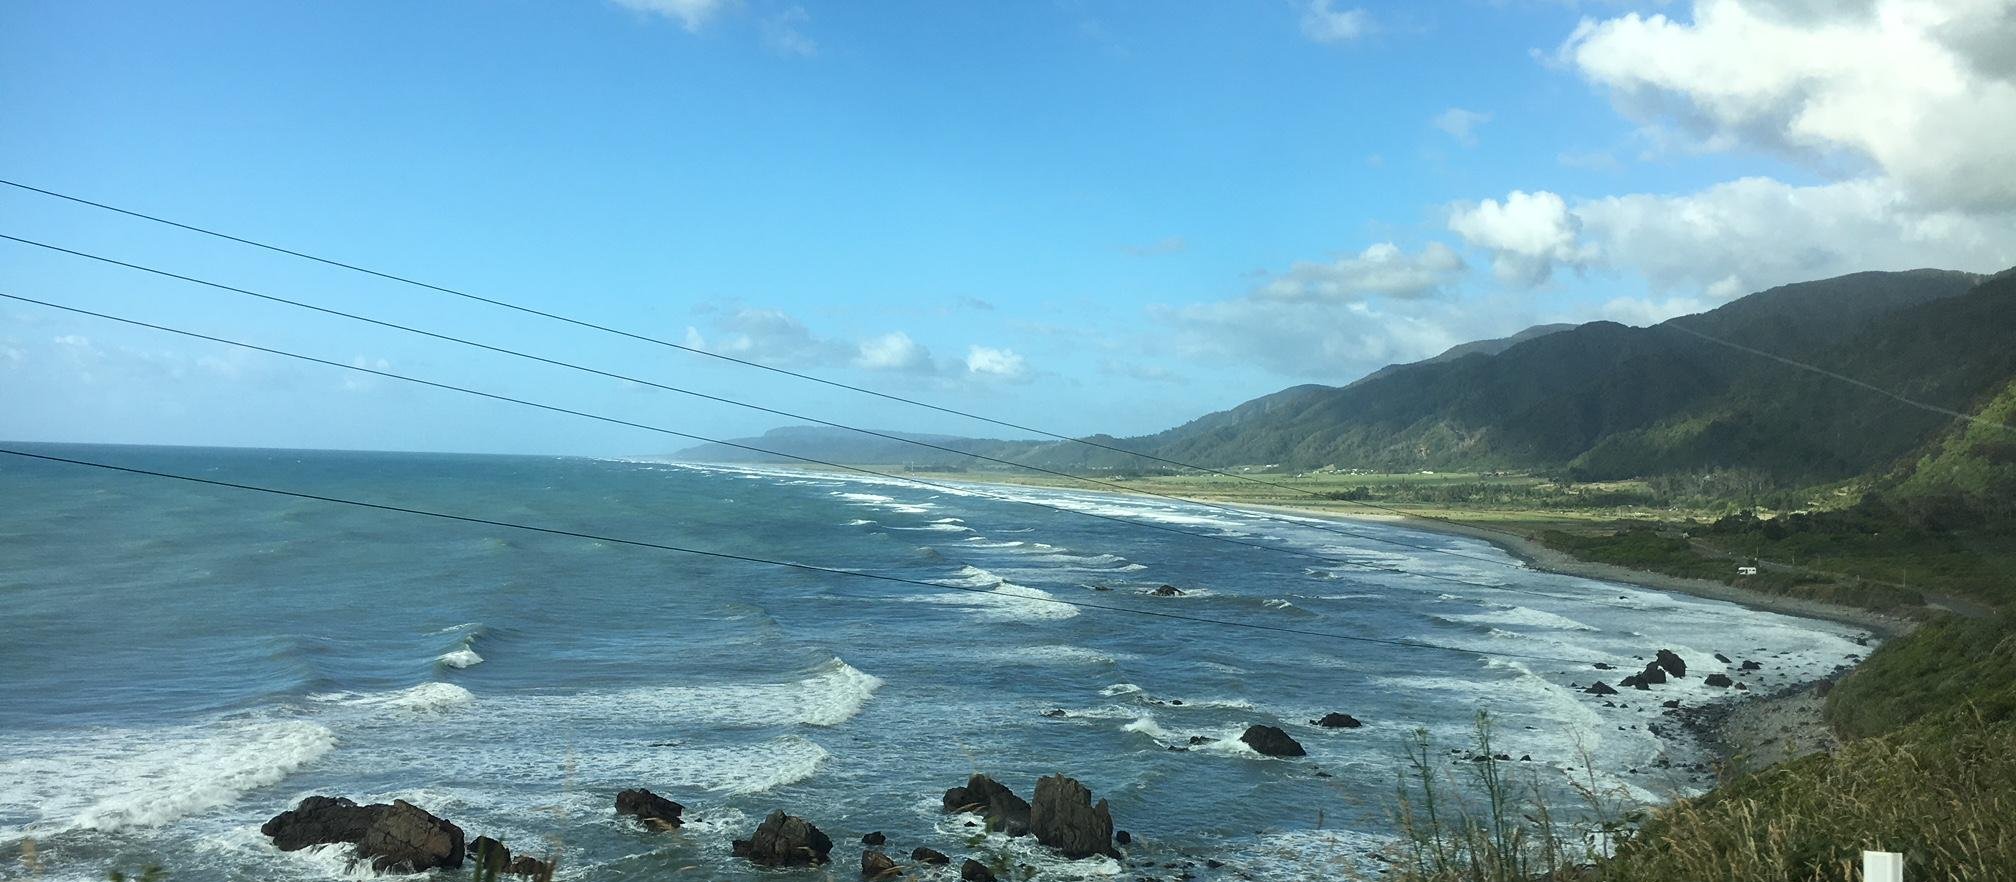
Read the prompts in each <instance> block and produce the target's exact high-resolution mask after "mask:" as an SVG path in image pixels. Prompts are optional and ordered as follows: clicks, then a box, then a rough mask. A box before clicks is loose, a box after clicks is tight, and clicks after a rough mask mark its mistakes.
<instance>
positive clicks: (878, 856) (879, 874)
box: [861, 851, 903, 879]
mask: <svg viewBox="0 0 2016 882" xmlns="http://www.w3.org/2000/svg"><path fill="white" fill-rule="evenodd" d="M901 875H903V871H902V870H899V869H896V862H895V861H892V860H890V859H889V856H888V855H886V854H883V853H881V852H879V851H864V852H862V853H861V878H863V879H892V878H895V877H897V876H901Z"/></svg>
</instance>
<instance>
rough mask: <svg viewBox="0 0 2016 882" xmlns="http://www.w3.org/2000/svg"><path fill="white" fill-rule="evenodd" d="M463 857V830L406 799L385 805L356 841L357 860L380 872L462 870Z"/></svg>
mask: <svg viewBox="0 0 2016 882" xmlns="http://www.w3.org/2000/svg"><path fill="white" fill-rule="evenodd" d="M462 855H463V838H462V828H461V827H457V826H455V825H454V824H451V823H449V822H447V821H444V820H442V819H440V818H437V817H434V816H433V815H431V814H429V813H428V812H427V810H426V809H423V808H421V807H419V806H416V805H414V804H412V803H410V802H407V801H406V800H403V799H395V800H393V801H392V804H391V805H389V806H385V807H384V811H381V812H379V813H378V817H377V819H376V820H374V821H372V822H371V826H370V828H369V829H366V830H365V831H364V836H363V838H361V839H359V840H357V859H358V860H359V861H370V862H371V869H373V870H376V871H378V872H380V873H425V872H427V871H428V870H456V869H461V867H462Z"/></svg>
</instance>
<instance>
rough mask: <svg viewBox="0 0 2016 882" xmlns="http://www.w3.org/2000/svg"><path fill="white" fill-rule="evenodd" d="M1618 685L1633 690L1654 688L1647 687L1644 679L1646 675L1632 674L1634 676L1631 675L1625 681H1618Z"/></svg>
mask: <svg viewBox="0 0 2016 882" xmlns="http://www.w3.org/2000/svg"><path fill="white" fill-rule="evenodd" d="M1617 685H1619V686H1628V687H1630V688H1632V689H1651V688H1652V687H1650V686H1647V685H1645V677H1644V675H1642V674H1632V675H1631V676H1629V677H1625V678H1624V679H1622V680H1618V681H1617Z"/></svg>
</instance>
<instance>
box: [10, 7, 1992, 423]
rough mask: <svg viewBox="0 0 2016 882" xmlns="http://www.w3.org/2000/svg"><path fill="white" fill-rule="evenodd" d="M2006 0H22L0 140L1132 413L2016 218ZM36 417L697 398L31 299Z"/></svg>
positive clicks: (518, 342)
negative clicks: (130, 323) (952, 0)
mask: <svg viewBox="0 0 2016 882" xmlns="http://www.w3.org/2000/svg"><path fill="white" fill-rule="evenodd" d="M1836 5H1838V6H1839V7H1840V8H1838V9H1836V8H1832V7H1833V6H1836ZM2010 18H2011V16H2010V10H2009V4H2008V3H2007V2H2006V0H1950V2H1944V3H1936V4H1930V5H1928V4H1927V3H1923V2H1913V0H1867V2H1855V3H1843V4H1825V3H1820V4H1814V3H1795V2H1790V0H1704V2H1700V3H1696V4H1692V5H1689V4H1684V3H1648V4H1643V8H1639V7H1638V6H1635V5H1634V4H1630V3H1614V2H1612V3H1588V4H1579V5H1578V4H1575V3H1571V2H1542V0H1534V2H1521V0H1495V2H1481V0H1480V2H1455V3H1447V4H1411V3H1410V4H1392V5H1382V4H1375V3H1366V4H1356V3H1351V2H1346V0H1333V2H1327V3H1326V2H1306V0H1304V2H1288V0H1255V2H1223V3H1220V2H1194V3H1166V4H1140V3H1123V2H1095V0H1078V2H1062V0H1060V2H1028V3H1011V4H990V5H984V6H983V5H978V4H948V3H937V2H917V3H830V4H829V3H818V2H810V0H807V2H802V3H799V2H773V0H740V2H735V0H622V2H613V0H580V2H485V3H476V2H467V3H462V2H437V3H425V4H393V3H350V4H320V5H315V4H272V3H265V2H243V3H210V2H203V3H189V4H175V5H173V6H172V7H171V6H169V5H167V4H150V3H94V2H75V0H65V2H21V3H11V4H7V5H6V6H5V7H0V177H5V178H8V179H11V180H17V181H21V182H24V183H29V184H33V185H36V186H41V187H46V188H49V189H54V190H59V191H63V192H68V193H73V194H76V195H79V196H84V197H87V198H92V199H98V200H101V201H106V202H111V203H115V204H118V205H122V206H126V207H130V208H134V209H137V210H142V211H148V212H153V213H158V214H162V215H166V216H169V217H173V218H176V219H180V220H185V221H188V222H191V223H197V224H201V225H205V226H210V227H214V228H217V229H222V230H225V231H229V232H235V233H239V234H242V235H247V236H250V237H253V238H259V239H263V240H267V241H272V242H275V243H279V244H283V245H287V246H290V247H295V248H299V249H302V250H307V251H312V252H315V253H317V254H323V255H327V256H330V257H334V258H338V259H343V260H348V261H352V262H356V263H361V264H364V265H368V266H371V267H374V268H380V269H384V270H388V271H392V272H397V273H402V274H406V275H411V276H414V277H417V278H421V279H424V280H428V281H433V282H438V283H441V284H445V285H449V286H452V287H457V288H461V289H464V290H469V291H473V292H477V293H481V294H484V295H487V296H492V297H498V298H502V299H506V300H511V301H514V302H520V303H524V304H526V305H529V306H534V307H538V308H541V309H547V310H552V311H557V312H564V313H567V314H570V315H577V316H579V317H582V318H585V319H589V320H593V321H597V322H602V323H607V324H611V325H616V326H620V327H623V328H626V329H630V330H635V331H637V332H640V333H644V334H649V335H654V336H661V337H665V338H668V339H673V340H677V341H680V342H682V343H690V344H691V345H695V346H699V347H703V348H708V349H712V350H716V351H722V352H726V353H730V354H735V355H737V356H739V357H746V358H752V359H755V360H759V361H765V362H770V363H776V364H780V365H783V366H788V367H793V368H797V369H803V370H806V371H810V372H813V373H817V374H820V375H822V376H830V377H833V378H835V379H840V380H845V381H848V382H856V383H861V384H864V385H869V386H873V387H875V388H879V389H886V390H889V391H894V392H899V393H902V394H907V395H912V396H915V397H920V398H924V399H927V400H932V401H939V402H944V403H948V404H953V405H956V406H959V407H962V408H966V409H971V410H978V411H981V412H985V413H990V414H997V415H1000V416H1002V417H1004V418H1007V419H1012V420H1016V421H1019V422H1025V423H1032V424H1036V425H1040V426H1043V427H1046V428H1051V429H1055V430H1057V431H1062V432H1071V433H1091V432H1109V433H1114V434H1135V433H1144V432H1150V431H1156V430H1159V429H1162V428H1166V427H1168V426H1171V425H1174V424H1176V423H1180V422H1182V421H1184V420H1187V419H1190V418H1192V417H1195V416H1197V415H1200V414H1202V413H1205V412H1207V411H1210V410H1215V409H1220V408H1223V407H1227V406H1230V405H1233V404H1236V403H1238V402H1239V401H1242V400H1245V399H1247V398H1250V397H1253V396H1255V395H1259V394H1264V393H1266V392H1270V391H1273V390H1275V389H1278V388H1281V387H1283V386H1287V385H1290V384H1293V383H1300V382H1322V383H1343V382H1348V381H1350V380H1351V379H1354V378H1355V377H1357V376H1359V375H1362V374H1363V373H1365V372H1367V371H1369V370H1371V369H1373V368H1376V367H1378V366H1380V365H1382V364H1385V363H1387V362H1392V361H1405V360H1412V359H1416V358H1421V357H1425V356H1428V355H1432V354H1434V353H1435V352H1437V351H1440V350H1441V349H1443V348H1446V347H1447V346H1449V345H1452V344H1454V343H1458V342H1462V341H1464V340H1469V339H1475V338H1479V337H1488V336H1498V335H1502V334H1507V333H1511V332H1514V331H1517V330H1519V329H1520V328H1522V327H1525V326H1527V325H1530V324H1535V323H1538V322H1543V321H1562V320H1569V321H1587V320H1594V319H1601V318H1608V319H1614V320H1619V321H1626V322H1631V323H1644V322H1649V321H1655V320H1658V319H1661V318H1665V317H1668V316H1670V315H1674V314H1678V313H1681V312H1688V311H1695V310H1699V309H1703V308H1709V307H1712V306H1713V305H1715V304H1717V303H1720V302H1723V301H1726V300H1727V299H1729V298H1731V297H1734V296H1739V295H1740V294H1743V293H1747V292H1749V291H1754V290H1758V289H1760V288H1763V287H1767V286H1769V285H1772V284H1779V283H1783V282H1788V281H1795V280H1801V279H1807V278H1817V277H1824V276H1827V275H1834V274H1838V273H1842V272H1849V271H1854V270H1861V269H1901V268H1907V267H1911V266H1945V267H1952V268H1958V269H1968V270H1976V271H1992V270H1996V269H2000V268H2003V267H2005V266H2007V265H2009V264H2012V263H2016V250H2012V248H2016V245H2012V243H2016V219H2012V210H2016V181H2012V180H2010V177H2009V176H2010V175H2011V174H2012V173H2011V172H2010V171H2009V169H2011V168H2016V157H2012V156H2011V155H2010V150H2011V148H2010V147H2009V146H2008V145H2010V144H2011V143H2016V138H2012V137H2010V135H2011V134H2012V133H2011V132H2009V131H2007V130H2006V129H2007V128H2008V127H2009V126H2011V125H2016V123H2010V122H2009V120H2012V119H2016V112H2010V111H2016V85H2012V81H2011V75H2012V71H2011V70H2010V69H2009V65H2007V64H2003V63H1998V62H1997V60H1996V59H1997V58H1998V57H1999V56H2001V55H2002V54H2003V53H2000V52H1999V51H1998V50H1996V49H1995V48H1994V47H1995V46H1996V45H1997V42H1996V41H1995V40H1994V39H1993V37H1994V36H1995V35H1996V34H1998V33H2007V34H2012V35H2016V30H2012V29H2010V24H2009V22H2010ZM1998 28H2000V29H2002V30H1997V29H1998ZM1984 35H1985V37H1984ZM1984 40H1985V42H1984ZM1858 41H1860V42H1858ZM1758 45H1767V46H1771V47H1777V48H1783V49H1784V50H1785V51H1783V52H1757V51H1755V48H1754V47H1756V46H1758ZM2000 45H2003V46H2006V45H2007V44H2006V43H2002V44H2000ZM1837 52H1838V53H1845V54H1848V55H1849V56H1850V57H1854V58H1858V59H1860V61H1858V62H1857V63H1858V64H1863V65H1865V66H1866V65H1868V64H1875V65H1878V66H1880V65H1882V64H1883V63H1885V62H1884V61H1883V59H1885V58H1895V59H1896V62H1895V63H1896V64H1898V65H1899V68H1898V70H1896V71H1889V72H1882V73H1883V74H1884V75H1883V76H1876V77H1871V76H1868V75H1866V74H1867V71H1863V72H1862V73H1857V72H1855V71H1853V70H1851V69H1849V68H1848V67H1847V66H1846V65H1845V64H1844V63H1842V62H1840V61H1834V60H1829V58H1830V56H1831V55H1832V54H1834V53H1837ZM1872 52H1873V54H1872ZM1781 55H1782V56H1783V57H1779V56H1781ZM1872 58H1873V59H1874V60H1873V61H1872V60H1871V59H1872ZM1983 120H1986V121H1985V122H1984V121H1983ZM1998 126H1999V127H2001V128H1999V129H1998V128H1997V127H1998ZM1927 145H1936V146H1927ZM0 190H4V191H5V192H0V232H4V233H6V234H8V235H14V236H21V237H25V238H31V239H37V240H41V241H46V242H49V243H51V244H57V245H62V246H65V247H70V248H76V249H81V250H87V251H93V252H98V253H103V254H107V255H110V256H115V257H118V258H120V259H123V260H128V261H132V262H137V263H144V264H148V265H153V266H159V267H161V268H164V269H170V270H173V271H176V272H180V273H185V274H189V275H194V276H199V277H203V278H208V279H214V280H217V281H220V282H225V283H229V284H234V285H239V286H243V287H248V288H254V289H257V290H261V291H267V292H271V293H275V294H282V295H285V296H289V297H293V298H297V299H303V300H310V301H313V302H316V303H321V304H326V305H329V306H332V307H338V308H343V309H348V310H353V311H358V312H364V313H368V314H371V315H374V316H381V317H384V318H387V319H390V320H395V321H402V322H407V323H411V324H415V325H419V326H422V327H427V328H431V329H439V330H443V331H448V332H452V333H456V334H460V335H464V336H470V337H474V338H477V339H480V340H483V341H485V342H490V343H495V344H498V345H504V346H515V347H523V348H528V349H532V350H536V351H538V352H539V353H541V354H543V355H548V356H551V357H556V358H563V359H570V360H577V361H581V362H584V363H588V364H592V365H594V366H596V367H598V368H602V369H606V370H612V371H617V372H622V373H628V374H633V375H637V376H643V377H647V378H649V379H652V380H656V381H661V382H666V383H671V384H675V385H685V386H691V387H693V388H696V389H699V390H703V391H706V392H709V393H711V394H718V395H727V396H733V397H738V398H747V399H750V400H755V401H759V402H761V403H763V404H765V405H768V406H772V407H778V408H783V409H788V410H794V411H800V412H804V413H808V414H811V415H815V416H819V417H822V418H828V419H835V420H840V421H847V422H856V423H865V424H870V425H874V426H877V427H882V428H894V429H908V430H918V431H943V432H953V433H962V434H998V431H996V430H992V429H990V428H989V427H987V426H984V425H978V426H976V425H971V424H966V423H962V422H961V421H958V420H954V419H950V418H944V417H934V416H933V415H930V414H926V413H922V412H918V411H913V410H905V409H901V408H898V407H894V406H888V405H881V404H876V403H874V402H872V401H870V400H867V399H862V398H858V397H852V396H848V395H845V394H843V393H838V392H836V391H834V390H831V389H824V388H821V387H815V386H808V385H805V384H802V383H796V382H792V381H787V380H782V379H779V378H775V377H767V376H762V375H757V374H753V373H752V372H749V371H746V370H743V369H739V368H731V367H726V366H723V365H721V364H719V363H715V362H712V361H711V360H708V359H704V358H700V357H696V356H693V355H690V354H685V353H680V352H676V351H669V350H664V349H659V348H656V347H651V346H648V345H643V344H637V343H634V342H626V341H621V340H615V339H610V338H607V337H600V336H597V335H595V334H592V333H588V332H583V331H579V330H578V329H568V328H562V327H556V326H553V325H550V324H544V323H541V322H539V321H537V320H534V319H530V318H527V317H524V316H516V315H512V314H509V313H505V312H500V311H497V310H494V309H490V308H487V307H482V306H480V305H476V304H470V303H467V302H461V301H456V300H453V299H449V298H444V297H442V296H440V295H436V294H431V293H428V292H425V291H420V290H415V289H411V288H405V287H402V286H398V285H393V284H389V283H386V282H383V281H378V280H372V279H368V278H365V277H361V276H357V275H354V274H349V273H344V272H341V271H337V270H332V269H329V268H326V267H318V266H314V265H311V264H304V263H302V262H300V261H296V260H291V259H285V258H281V257H277V256H274V255H271V254H263V253H260V252H256V251H251V250H248V249H245V248H242V247H238V246H229V245H225V244H222V243H218V242H214V241H209V240H205V239H203V238H201V237H197V236H192V235H189V234H187V233H181V232H177V231H173V230H167V229H163V228H160V227H156V226H153V225H149V224H145V223H142V222H138V221H134V220H131V219H125V218H119V217H116V216H112V215H108V214H105V213H103V212H98V211H94V210H90V209H85V208H81V207H78V206H74V205H67V204H64V203H61V202H58V201H55V200H51V199H49V198H47V197H43V196H37V195H34V194H28V193H23V192H19V191H14V190H11V189H9V188H0ZM0 267H4V271H0V280H4V288H0V290H4V291H6V292H9V293H15V294H19V295H22V296H29V297H35V298H37V299H43V300H51V301H57V302H62V303H66V304H72V305H76V306H80V307H84V308H90V309H95V310H100V311H106V312H113V313H118V314H121V315H130V316H133V317H135V318H142V319H145V320H149V321H155V322H159V323H163V324H169V325H174V326H178V327H186V328H189V329H192V330H201V331H204V332H207V333H212V334H218V335H222V336H229V337H237V338H242V339H246V340H249V341H253V342H258V343H261V344H263V345H269V346H277V347H282V348H289V349H296V350H300V351H304V352H307V353H310V354H314V355H316V356H318V357H324V358H330V359H334V360H338V361H342V362H346V363H356V364H364V365H372V366H382V367H384V368H386V369H389V370H393V371H397V372H402V373H412V374H414V375H417V376H425V377H427V378H430V379H438V380H442V381H447V382H455V383H467V384H471V385H477V386H480V387H482V388H484V389H487V390H491V391H495V392H499V393H502V394H510V395H519V396H524V397H530V398H536V399H539V400H542V401H550V402H553V403H556V404H564V405H566V406H570V407H575V408H578V409H585V410H592V411H597V412H606V413H608V414H610V415H613V416H619V417H622V418H625V419H632V420H638V421H643V422H648V423H651V424H655V425H663V426H667V427H671V428H676V429H680V430H682V431H689V432H694V433H698V434H708V435H722V436H733V435H744V434H753V433H755V432H759V431H761V430H762V429H764V428H768V427H770V426H773V425H777V424H780V423H787V422H790V421H789V420H783V419H780V418H778V417H775V416H771V415H765V414H756V413H750V412H745V411H740V410H737V409H734V408H728V407H724V406H720V405H714V404H706V403H703V402H697V401H694V400H691V399H686V398H682V397H679V396H674V395H669V394H665V393H661V392H656V391H649V390H643V389H639V388H637V387H629V386H624V385H622V384H618V383H613V382H611V381H608V380H606V379H596V378H588V377H581V376H574V375H569V374H566V373H564V372H559V371H555V370H554V369H551V368H541V367H535V366H532V365H527V364H524V363H521V362H516V361H513V360H511V359H507V358H503V357H498V356H494V355H485V354H482V353H475V352H471V351H467V350H462V349H458V348H455V347H453V346H450V345H447V344H442V343H439V342H432V341H421V340H415V339H413V338H410V337H406V336H402V335H399V334H396V333H392V332H388V331H384V330H382V329H373V328H368V327H364V326H359V325H356V324H352V323H348V322H344V321H341V320H338V319H332V318H329V317H326V316H315V315H310V314H305V313H301V312H298V311H294V310H289V309H285V308H281V307H277V306H273V305H271V304H260V303H256V302H249V301H247V300H245V299H244V298H239V297H233V296H230V295H226V294H223V293H220V292H217V291H213V290H205V289H203V288H200V287H197V286H191V285H188V284H186V283H180V282H173V281H169V280H163V279H159V278H149V277H147V276H145V275H143V274H137V273H134V272H132V271H130V270H123V269H118V268H112V267H106V266H102V265H92V264H90V263H89V262H86V261H81V260H79V259H77V258H74V257H68V256H63V255H57V254H53V253H48V252H45V251H42V250H40V249H36V248H32V247H29V246H23V245H18V244H14V243H7V242H0ZM0 437H4V438H10V439H37V440H76V441H117V442H140V443H188V444H260V445H273V446H304V447H361V448H390V449H441V450H470V451H510V452H562V453H632V452H652V451H663V450H671V449H676V448H678V447H682V446H685V444H686V443H687V442H684V441H681V440H679V439H676V438H665V437H660V436H654V435H652V434H649V433H643V432H639V431H636V430H627V429H618V428H614V427H607V426H598V425H596V424H593V423H585V422H582V421H579V420H573V419H568V418H564V417H559V416H553V415H542V414H535V413H528V412H525V411H522V410H518V409H514V408H511V407H509V406H507V405H502V404H496V403H492V402H481V401H475V400H469V399H465V398H461V397H457V396H453V395H449V394H447V393H440V392H433V391H428V390H422V389H415V388H407V387H404V386H403V385H402V384H399V383H396V382H393V381H387V380H376V379H370V378H364V377H360V376H358V375H353V374H346V373H345V372H341V371H337V370H335V369H332V368H321V367H314V366H309V365H299V364H290V363H286V362H284V361H280V360H276V359H274V358H271V357H267V356H256V355H250V354H247V353H243V352H238V351H233V350H230V349H229V348H227V347H220V346H215V345H211V344H201V343H197V342H195V341H189V340H185V339H178V338H174V337H170V336H164V335H162V334H159V333H157V332H147V331H140V330H137V329H130V328H120V327H117V326H112V325H108V324H106V323H104V322H101V321H96V320H91V319H86V318H81V317H75V316H69V315H64V314H60V313H57V312H54V311H51V310H47V309H44V308H40V307H32V306H27V305H22V304H15V303H0Z"/></svg>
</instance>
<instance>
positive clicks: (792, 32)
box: [763, 6, 819, 58]
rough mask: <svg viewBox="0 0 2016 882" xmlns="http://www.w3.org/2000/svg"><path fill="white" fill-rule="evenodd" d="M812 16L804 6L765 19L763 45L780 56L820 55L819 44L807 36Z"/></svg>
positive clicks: (802, 56) (804, 56)
mask: <svg viewBox="0 0 2016 882" xmlns="http://www.w3.org/2000/svg"><path fill="white" fill-rule="evenodd" d="M811 23H812V14H811V13H809V12H806V11H805V7H803V6H793V7H791V8H789V9H785V10H783V11H781V12H778V13H777V14H775V15H770V16H765V17H764V19H763V45H764V46H767V47H769V49H770V51H772V52H775V53H777V54H779V55H795V56H798V57H800V58H810V57H812V56H814V55H817V54H819V44H818V43H817V42H815V41H813V39H812V38H811V37H808V36H806V35H805V30H804V28H805V26H806V25H808V24H811Z"/></svg>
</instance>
